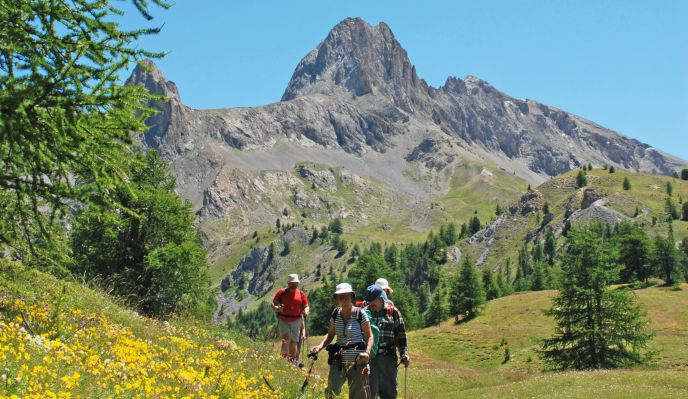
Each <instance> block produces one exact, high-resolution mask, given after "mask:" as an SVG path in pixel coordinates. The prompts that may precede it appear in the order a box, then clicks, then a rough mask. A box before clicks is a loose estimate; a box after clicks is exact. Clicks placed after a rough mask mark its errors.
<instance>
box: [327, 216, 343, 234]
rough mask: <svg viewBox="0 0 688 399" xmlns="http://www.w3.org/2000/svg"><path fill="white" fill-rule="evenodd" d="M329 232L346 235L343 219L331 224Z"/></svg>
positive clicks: (335, 220) (336, 219) (337, 219)
mask: <svg viewBox="0 0 688 399" xmlns="http://www.w3.org/2000/svg"><path fill="white" fill-rule="evenodd" d="M329 230H330V231H331V232H332V233H334V234H342V233H344V223H342V219H340V218H335V219H334V220H333V221H332V222H330V225H329Z"/></svg>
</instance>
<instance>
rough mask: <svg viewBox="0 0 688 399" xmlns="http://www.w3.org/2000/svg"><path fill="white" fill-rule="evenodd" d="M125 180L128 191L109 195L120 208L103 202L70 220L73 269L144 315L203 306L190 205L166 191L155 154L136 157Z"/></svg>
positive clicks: (167, 182)
mask: <svg viewBox="0 0 688 399" xmlns="http://www.w3.org/2000/svg"><path fill="white" fill-rule="evenodd" d="M127 174H128V175H129V176H130V179H131V184H130V185H129V187H127V188H124V187H120V188H119V189H116V190H115V191H114V192H113V193H111V194H110V195H113V196H114V197H115V198H116V201H117V203H120V204H123V205H124V206H125V208H124V209H122V208H113V207H111V206H109V205H108V204H109V203H108V202H107V201H103V202H102V203H101V204H100V205H96V204H92V205H91V206H90V207H89V208H87V209H86V210H84V211H83V212H82V213H81V214H79V216H78V217H77V219H76V222H75V225H74V229H73V232H72V246H73V251H74V263H73V266H72V269H73V271H74V272H75V273H77V274H79V275H84V276H86V277H87V278H95V279H97V280H101V281H103V283H104V284H106V285H107V286H108V288H109V289H112V291H113V292H114V293H116V294H119V295H122V296H123V297H125V298H127V299H129V300H130V301H131V302H132V304H133V305H135V306H137V307H139V308H140V309H141V310H142V311H143V312H145V313H147V314H151V315H156V316H164V315H168V314H170V313H176V312H179V311H192V310H194V309H196V308H199V309H200V308H203V307H204V306H205V304H206V303H207V300H208V297H209V292H208V284H209V280H208V276H207V256H206V251H205V250H204V249H203V247H202V246H201V244H200V239H199V237H198V234H197V233H196V230H195V229H194V226H193V223H194V214H193V212H192V209H191V204H189V203H187V202H184V201H182V200H181V199H180V198H179V197H178V196H177V195H176V194H175V193H174V188H175V179H174V176H172V175H171V173H170V172H169V170H168V168H167V163H166V162H165V161H164V160H162V159H161V158H160V157H159V156H158V155H157V153H156V152H155V151H148V152H146V153H138V154H136V155H135V156H134V157H133V160H132V162H130V170H128V171H127Z"/></svg>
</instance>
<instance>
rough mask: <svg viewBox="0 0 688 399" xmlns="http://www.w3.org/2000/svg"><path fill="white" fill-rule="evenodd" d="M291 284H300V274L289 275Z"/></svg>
mask: <svg viewBox="0 0 688 399" xmlns="http://www.w3.org/2000/svg"><path fill="white" fill-rule="evenodd" d="M289 282H290V283H298V282H299V275H298V274H290V275H289Z"/></svg>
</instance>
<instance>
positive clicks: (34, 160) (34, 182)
mask: <svg viewBox="0 0 688 399" xmlns="http://www.w3.org/2000/svg"><path fill="white" fill-rule="evenodd" d="M153 2H154V3H156V4H158V5H160V6H163V7H165V8H167V7H169V5H168V4H166V3H164V2H163V1H162V0H153ZM132 3H133V4H134V5H135V6H136V8H138V10H139V12H140V13H141V14H142V15H143V16H144V17H146V18H147V19H150V18H152V17H151V16H150V13H149V7H148V2H146V1H139V0H133V1H132ZM122 14H123V11H122V10H120V9H118V6H117V5H115V4H112V3H111V2H106V1H91V0H73V1H69V2H64V1H60V2H45V1H27V0H17V1H4V2H3V3H2V5H1V6H0V54H1V56H0V59H1V61H0V115H2V116H1V117H0V253H3V252H4V247H5V246H8V247H11V248H14V249H17V250H20V251H21V250H23V249H26V250H27V251H28V252H35V251H36V250H37V248H36V244H40V243H41V242H46V241H52V238H53V234H52V233H55V232H59V231H61V229H55V228H53V227H54V225H56V224H57V223H56V222H57V221H59V220H62V219H63V218H65V217H67V215H68V214H69V212H70V207H71V206H72V205H73V204H74V203H79V204H86V205H90V204H95V205H97V206H100V205H101V204H102V203H103V202H106V203H108V204H109V205H108V206H110V207H113V208H114V207H119V208H121V209H122V211H123V212H127V211H129V212H131V209H128V208H127V207H126V204H122V203H119V202H118V199H117V198H116V197H115V196H114V193H116V192H117V193H118V192H120V190H121V189H124V190H126V189H127V186H129V181H130V180H129V176H127V175H126V171H127V170H128V169H127V166H126V165H127V163H128V162H129V160H130V157H131V155H132V151H131V148H130V146H131V144H132V143H133V140H132V136H131V134H132V132H142V131H145V130H147V127H146V125H145V124H144V120H145V119H146V118H147V117H148V116H150V115H152V113H153V110H152V109H150V108H148V107H146V104H147V103H148V102H149V101H153V100H157V99H159V98H158V97H156V96H152V95H150V94H149V93H148V92H147V90H146V89H145V88H143V87H142V86H133V85H132V86H127V85H125V84H124V82H123V81H122V80H121V78H120V76H121V74H122V73H124V72H125V71H126V70H127V69H128V68H129V67H131V66H132V65H133V64H135V63H136V62H138V61H142V60H143V59H144V58H158V57H160V56H162V54H160V53H151V52H148V51H146V50H145V49H143V48H142V47H141V45H140V40H141V39H143V38H145V37H147V36H150V35H154V34H156V33H158V32H159V29H158V28H146V27H141V29H134V30H125V29H122V25H121V22H122V20H121V19H120V18H121V17H122ZM20 243H21V244H20ZM23 244H25V245H23ZM53 249H57V248H53ZM46 250H48V251H50V250H51V249H50V248H46ZM59 255H60V254H59V253H54V256H59ZM20 256H22V255H20ZM45 256H46V258H45V259H46V260H49V258H50V254H48V253H46V254H45Z"/></svg>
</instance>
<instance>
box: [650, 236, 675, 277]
mask: <svg viewBox="0 0 688 399" xmlns="http://www.w3.org/2000/svg"><path fill="white" fill-rule="evenodd" d="M654 244H655V245H654V253H653V255H652V263H653V264H654V266H655V268H656V273H657V275H659V276H661V278H662V279H664V282H665V283H666V285H673V284H675V283H677V282H679V281H681V272H680V263H679V261H680V259H679V254H678V251H677V250H676V245H675V243H674V240H672V239H670V238H664V237H661V236H657V237H655V242H654Z"/></svg>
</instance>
